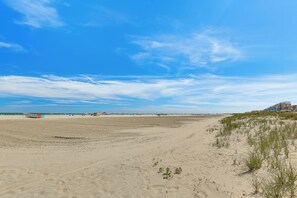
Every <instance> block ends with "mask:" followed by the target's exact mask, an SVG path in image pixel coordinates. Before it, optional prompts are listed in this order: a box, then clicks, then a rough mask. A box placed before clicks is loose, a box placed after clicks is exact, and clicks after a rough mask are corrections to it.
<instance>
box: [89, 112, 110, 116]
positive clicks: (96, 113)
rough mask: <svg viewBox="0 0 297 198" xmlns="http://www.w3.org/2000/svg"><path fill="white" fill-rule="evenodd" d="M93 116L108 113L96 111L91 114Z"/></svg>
mask: <svg viewBox="0 0 297 198" xmlns="http://www.w3.org/2000/svg"><path fill="white" fill-rule="evenodd" d="M91 115H92V116H100V115H107V113H106V112H95V113H92V114H91Z"/></svg>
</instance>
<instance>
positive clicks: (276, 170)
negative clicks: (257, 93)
mask: <svg viewBox="0 0 297 198" xmlns="http://www.w3.org/2000/svg"><path fill="white" fill-rule="evenodd" d="M210 131H214V130H210ZM235 135H236V136H240V135H242V136H243V137H245V138H246V141H247V143H248V145H249V146H250V147H251V152H250V153H249V154H248V155H247V158H246V160H245V165H246V167H247V168H248V171H249V172H253V171H256V170H258V169H260V168H262V167H263V166H264V168H266V169H267V171H268V172H269V177H268V179H267V178H266V179H265V178H262V179H261V180H258V179H256V180H254V181H253V186H254V192H255V194H258V193H260V194H261V195H262V196H263V197H295V190H296V187H295V185H296V184H295V183H296V180H297V172H296V170H295V169H294V167H293V166H292V165H291V163H289V162H290V153H291V152H292V151H293V150H294V148H295V151H296V149H297V147H296V146H295V140H296V139H297V113H293V112H252V113H243V114H233V115H232V116H229V117H226V118H224V119H222V120H221V128H219V129H218V130H217V134H216V140H215V142H214V143H213V146H215V147H217V148H222V147H225V148H228V147H229V146H230V140H231V139H232V137H234V136H235ZM233 139H234V138H233Z"/></svg>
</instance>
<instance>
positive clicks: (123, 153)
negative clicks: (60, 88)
mask: <svg viewBox="0 0 297 198" xmlns="http://www.w3.org/2000/svg"><path fill="white" fill-rule="evenodd" d="M221 118H222V116H215V115H213V116H209V115H208V116H207V115H201V116H199V115H197V116H160V117H158V116H103V117H100V116H99V117H88V118H78V117H76V118H72V119H67V118H61V117H58V118H56V119H2V120H0V175H1V177H0V197H73V198H74V197H102V198H114V197H119V198H120V197H127V198H128V197H129V198H131V197H135V198H140V197H177V198H182V197H185V198H186V197H214V198H217V197H245V196H248V195H249V194H250V193H251V191H252V190H251V189H252V187H251V182H250V180H251V176H250V175H248V174H242V175H241V173H242V169H241V167H240V166H232V163H233V158H232V156H234V155H236V154H235V153H234V151H232V150H230V149H228V150H227V149H217V148H215V147H213V146H211V144H212V143H213V142H214V140H215V133H210V132H208V131H207V129H208V128H209V127H211V126H213V125H217V124H218V121H219V120H220V119H221ZM238 149H240V148H238ZM179 167H181V169H182V171H181V173H180V174H174V172H175V169H176V168H179ZM166 168H169V170H170V171H171V174H170V177H169V178H168V179H164V178H163V177H164V176H163V175H162V173H160V171H163V172H164V170H166ZM247 189H250V190H247Z"/></svg>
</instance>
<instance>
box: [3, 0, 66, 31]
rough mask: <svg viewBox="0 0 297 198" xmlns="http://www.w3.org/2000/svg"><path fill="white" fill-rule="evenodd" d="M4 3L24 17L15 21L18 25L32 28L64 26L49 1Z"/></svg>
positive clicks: (36, 0)
mask: <svg viewBox="0 0 297 198" xmlns="http://www.w3.org/2000/svg"><path fill="white" fill-rule="evenodd" d="M5 2H6V3H7V4H8V5H9V6H10V7H11V8H12V9H14V10H15V11H17V12H19V13H21V14H22V15H24V16H23V19H22V20H20V21H17V23H19V24H23V25H28V26H31V27H34V28H41V27H44V26H49V27H60V26H63V25H64V23H63V22H62V21H61V19H60V17H59V15H58V13H57V10H56V9H55V8H54V7H52V6H51V5H50V4H51V0H5Z"/></svg>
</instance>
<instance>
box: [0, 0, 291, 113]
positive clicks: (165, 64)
mask: <svg viewBox="0 0 297 198" xmlns="http://www.w3.org/2000/svg"><path fill="white" fill-rule="evenodd" d="M296 7H297V2H296V1H293V0H291V1H290V0H288V1H282V2H281V1H276V0H270V1H268V0H257V1H256V0H251V1H243V0H237V1H235V0H216V1H215V0H209V1H197V0H174V1H169V0H163V1H158V0H144V1H136V0H126V1H119V0H97V1H95V0H86V1H69V0H68V1H67V0H0V24H1V27H2V28H1V29H0V66H1V70H0V107H1V111H6V112H20V111H21V112H30V111H43V112H93V111H108V112H127V113H131V112H138V113H155V112H168V113H208V112H209V113H217V112H242V111H248V110H253V109H262V108H265V107H267V106H269V105H271V104H273V103H277V102H279V101H283V100H284V101H287V100H290V101H292V102H293V103H297V99H296V96H297V89H296V85H297V78H296V77H297V67H296V63H297V45H296V43H297V37H296V35H297V12H296V9H295V8H296Z"/></svg>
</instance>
